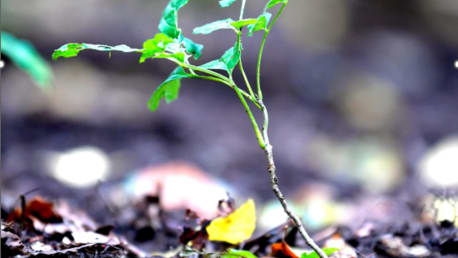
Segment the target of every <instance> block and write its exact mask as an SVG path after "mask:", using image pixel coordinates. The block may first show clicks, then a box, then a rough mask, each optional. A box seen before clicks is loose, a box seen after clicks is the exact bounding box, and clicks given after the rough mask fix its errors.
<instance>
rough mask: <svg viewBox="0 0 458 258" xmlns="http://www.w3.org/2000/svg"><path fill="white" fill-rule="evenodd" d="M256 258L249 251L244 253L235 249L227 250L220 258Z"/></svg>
mask: <svg viewBox="0 0 458 258" xmlns="http://www.w3.org/2000/svg"><path fill="white" fill-rule="evenodd" d="M239 257H243V258H257V256H256V255H254V254H253V253H252V252H250V251H245V250H237V249H229V250H228V251H227V252H226V253H224V254H223V255H222V256H221V258H239Z"/></svg>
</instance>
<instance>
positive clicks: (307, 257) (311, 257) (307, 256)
mask: <svg viewBox="0 0 458 258" xmlns="http://www.w3.org/2000/svg"><path fill="white" fill-rule="evenodd" d="M337 251H339V248H333V247H329V248H323V252H324V253H325V254H326V255H331V254H332V253H334V252H337ZM301 258H320V256H319V255H318V254H317V253H316V252H311V253H303V254H302V255H301Z"/></svg>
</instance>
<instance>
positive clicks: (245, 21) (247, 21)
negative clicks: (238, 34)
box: [231, 19, 256, 30]
mask: <svg viewBox="0 0 458 258" xmlns="http://www.w3.org/2000/svg"><path fill="white" fill-rule="evenodd" d="M254 23H256V19H243V20H238V21H234V22H231V25H232V26H233V27H235V28H237V29H239V30H240V29H241V28H243V27H245V26H248V25H250V24H254Z"/></svg>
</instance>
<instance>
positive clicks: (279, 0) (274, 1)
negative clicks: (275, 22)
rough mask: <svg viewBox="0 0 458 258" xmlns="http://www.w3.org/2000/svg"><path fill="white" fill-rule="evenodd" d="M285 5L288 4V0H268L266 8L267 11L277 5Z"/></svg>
mask: <svg viewBox="0 0 458 258" xmlns="http://www.w3.org/2000/svg"><path fill="white" fill-rule="evenodd" d="M287 3H288V0H270V1H269V2H268V3H267V6H266V8H267V9H269V8H272V7H274V6H275V5H277V4H287Z"/></svg>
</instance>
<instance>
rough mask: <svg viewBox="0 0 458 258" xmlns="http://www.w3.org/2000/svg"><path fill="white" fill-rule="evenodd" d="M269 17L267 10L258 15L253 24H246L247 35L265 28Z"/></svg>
mask: <svg viewBox="0 0 458 258" xmlns="http://www.w3.org/2000/svg"><path fill="white" fill-rule="evenodd" d="M271 17H272V14H270V13H268V12H264V13H263V14H261V15H259V17H258V18H257V19H256V22H255V23H254V24H250V25H248V36H250V37H251V36H253V32H255V31H259V30H266V29H267V25H268V24H269V21H270V18H271Z"/></svg>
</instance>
